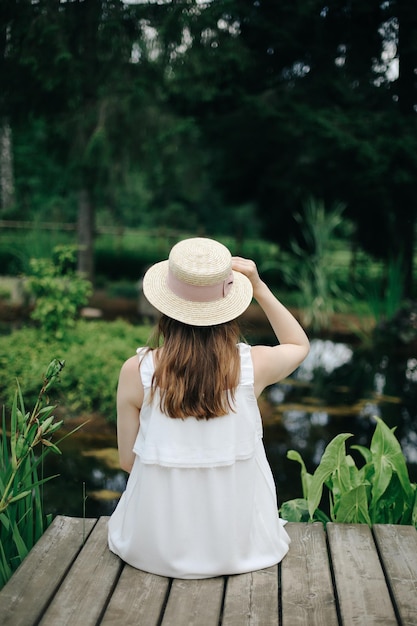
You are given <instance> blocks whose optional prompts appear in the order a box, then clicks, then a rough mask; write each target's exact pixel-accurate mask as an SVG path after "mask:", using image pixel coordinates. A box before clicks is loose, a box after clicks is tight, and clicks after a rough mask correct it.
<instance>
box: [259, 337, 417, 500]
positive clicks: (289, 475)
mask: <svg viewBox="0 0 417 626" xmlns="http://www.w3.org/2000/svg"><path fill="white" fill-rule="evenodd" d="M268 400H269V401H270V402H271V404H272V405H273V407H274V410H273V412H272V415H271V417H270V419H269V422H268V423H267V425H266V427H265V446H266V450H267V454H268V457H269V460H270V463H271V466H272V469H273V473H274V476H275V480H276V484H277V489H278V494H279V498H280V501H281V502H282V501H284V500H287V499H290V498H294V497H299V496H301V482H300V468H299V465H298V463H295V462H293V461H288V460H287V459H286V453H287V451H288V449H294V450H297V451H298V452H300V454H301V455H302V457H303V459H304V461H305V463H306V465H307V469H308V470H309V471H313V470H314V469H315V467H316V466H317V464H318V463H319V462H320V459H321V456H322V454H323V451H324V449H325V447H326V445H327V443H328V442H329V441H330V440H331V439H332V438H333V437H334V436H336V435H337V434H338V433H341V432H347V433H352V435H353V437H352V438H351V439H350V440H348V442H347V445H348V446H349V444H350V443H351V444H353V443H355V444H361V445H365V446H369V445H370V441H371V438H372V434H373V432H374V428H375V416H378V417H381V418H382V419H383V420H384V421H385V422H386V423H387V424H388V425H389V426H390V427H394V426H395V427H396V436H397V437H398V439H399V441H400V443H401V446H402V448H403V452H404V455H405V457H406V459H407V464H408V467H409V472H410V477H411V480H413V481H414V482H415V481H417V445H416V444H417V434H416V430H417V428H416V427H417V359H415V358H410V357H406V356H403V355H401V354H390V355H387V354H384V353H381V352H378V351H376V350H374V351H372V352H365V351H363V350H360V349H357V350H354V349H353V348H352V347H351V346H349V345H347V344H344V343H335V342H332V341H329V340H327V341H323V340H320V339H316V340H313V341H312V344H311V352H310V354H309V356H308V358H307V359H306V361H305V362H304V363H303V364H302V365H301V367H300V368H299V369H298V370H297V372H296V373H295V374H294V376H293V377H292V378H291V379H290V380H289V381H285V382H283V383H280V384H279V385H276V386H274V387H273V388H271V389H270V391H269V392H268ZM351 453H352V456H353V457H354V458H355V461H356V462H357V463H362V460H361V458H360V457H358V455H357V453H355V451H351Z"/></svg>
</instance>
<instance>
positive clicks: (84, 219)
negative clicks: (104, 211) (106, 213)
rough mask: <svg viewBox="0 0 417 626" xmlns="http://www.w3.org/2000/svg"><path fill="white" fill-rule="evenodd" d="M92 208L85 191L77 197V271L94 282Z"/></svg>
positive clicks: (87, 193) (88, 195)
mask: <svg viewBox="0 0 417 626" xmlns="http://www.w3.org/2000/svg"><path fill="white" fill-rule="evenodd" d="M94 222H95V220H94V207H93V205H92V202H91V198H90V194H89V192H88V191H87V189H81V190H80V192H79V197H78V224H77V233H78V271H79V272H80V274H82V275H83V276H84V277H85V278H87V279H88V280H90V281H91V282H92V283H93V282H94V230H95V228H94V226H95V224H94Z"/></svg>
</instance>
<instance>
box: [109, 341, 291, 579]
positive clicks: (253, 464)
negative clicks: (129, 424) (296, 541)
mask: <svg viewBox="0 0 417 626" xmlns="http://www.w3.org/2000/svg"><path fill="white" fill-rule="evenodd" d="M239 353H240V362H241V374H240V380H239V384H238V386H237V388H236V393H235V410H234V411H230V412H229V413H228V414H227V415H224V416H222V417H218V418H215V419H211V420H197V419H195V418H193V417H189V418H186V419H172V418H170V417H168V416H166V415H165V414H164V413H163V412H162V411H161V410H160V406H159V394H158V393H156V394H154V396H153V400H152V403H151V404H148V402H147V399H148V398H149V395H150V388H151V383H152V375H153V371H154V364H153V356H152V352H148V353H147V354H146V356H145V357H144V359H143V360H142V362H141V379H142V384H143V387H144V392H145V397H144V404H143V408H142V412H141V427H140V430H139V433H138V436H137V438H136V441H135V445H134V451H135V454H136V455H137V456H136V459H135V462H134V466H133V469H132V473H131V476H130V478H129V482H128V486H127V489H126V492H125V494H123V496H122V499H121V500H120V503H119V505H118V507H117V509H116V511H115V512H114V514H113V516H112V518H111V520H110V523H109V545H110V548H111V549H112V550H113V551H114V552H116V553H117V554H119V555H120V556H121V558H123V559H124V560H125V561H126V562H128V563H130V564H131V565H133V566H134V567H137V568H139V569H144V570H145V571H150V572H152V573H156V574H160V575H164V576H172V577H177V578H205V577H210V576H217V575H222V574H234V573H240V572H246V571H252V570H254V569H260V568H264V567H268V566H269V565H273V564H275V563H277V562H279V561H280V560H281V559H282V558H283V556H284V555H285V554H286V552H287V550H288V545H289V537H288V535H287V533H286V532H285V529H284V528H283V522H282V520H280V519H279V517H278V511H277V501H276V495H275V484H274V480H273V477H272V473H271V470H270V467H269V464H268V462H267V460H266V456H265V451H264V447H263V443H262V422H261V417H260V414H259V410H258V406H257V403H256V398H255V396H254V390H253V367H252V359H251V354H250V347H249V346H247V345H245V344H240V345H239Z"/></svg>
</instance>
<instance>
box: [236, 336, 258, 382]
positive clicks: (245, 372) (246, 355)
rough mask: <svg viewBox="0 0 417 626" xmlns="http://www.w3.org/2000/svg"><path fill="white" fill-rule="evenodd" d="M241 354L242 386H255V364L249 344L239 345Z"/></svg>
mask: <svg viewBox="0 0 417 626" xmlns="http://www.w3.org/2000/svg"><path fill="white" fill-rule="evenodd" d="M238 347H239V354H240V380H239V384H240V385H253V384H254V380H255V378H254V374H253V363H252V357H251V347H250V346H249V345H248V344H247V343H239V344H238Z"/></svg>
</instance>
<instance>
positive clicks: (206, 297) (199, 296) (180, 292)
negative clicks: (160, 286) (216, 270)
mask: <svg viewBox="0 0 417 626" xmlns="http://www.w3.org/2000/svg"><path fill="white" fill-rule="evenodd" d="M167 285H168V287H169V288H170V290H171V291H172V292H173V293H174V294H175V295H176V296H178V297H179V298H182V299H183V300H189V301H190V302H215V301H216V300H220V298H225V297H226V296H227V294H228V293H229V292H230V290H231V288H232V285H233V272H230V274H229V276H228V277H227V278H226V279H225V280H223V281H222V282H221V283H216V284H215V285H191V284H190V283H185V282H184V281H182V280H180V279H179V278H177V277H176V276H175V274H173V273H172V271H171V270H170V269H168V275H167Z"/></svg>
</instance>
